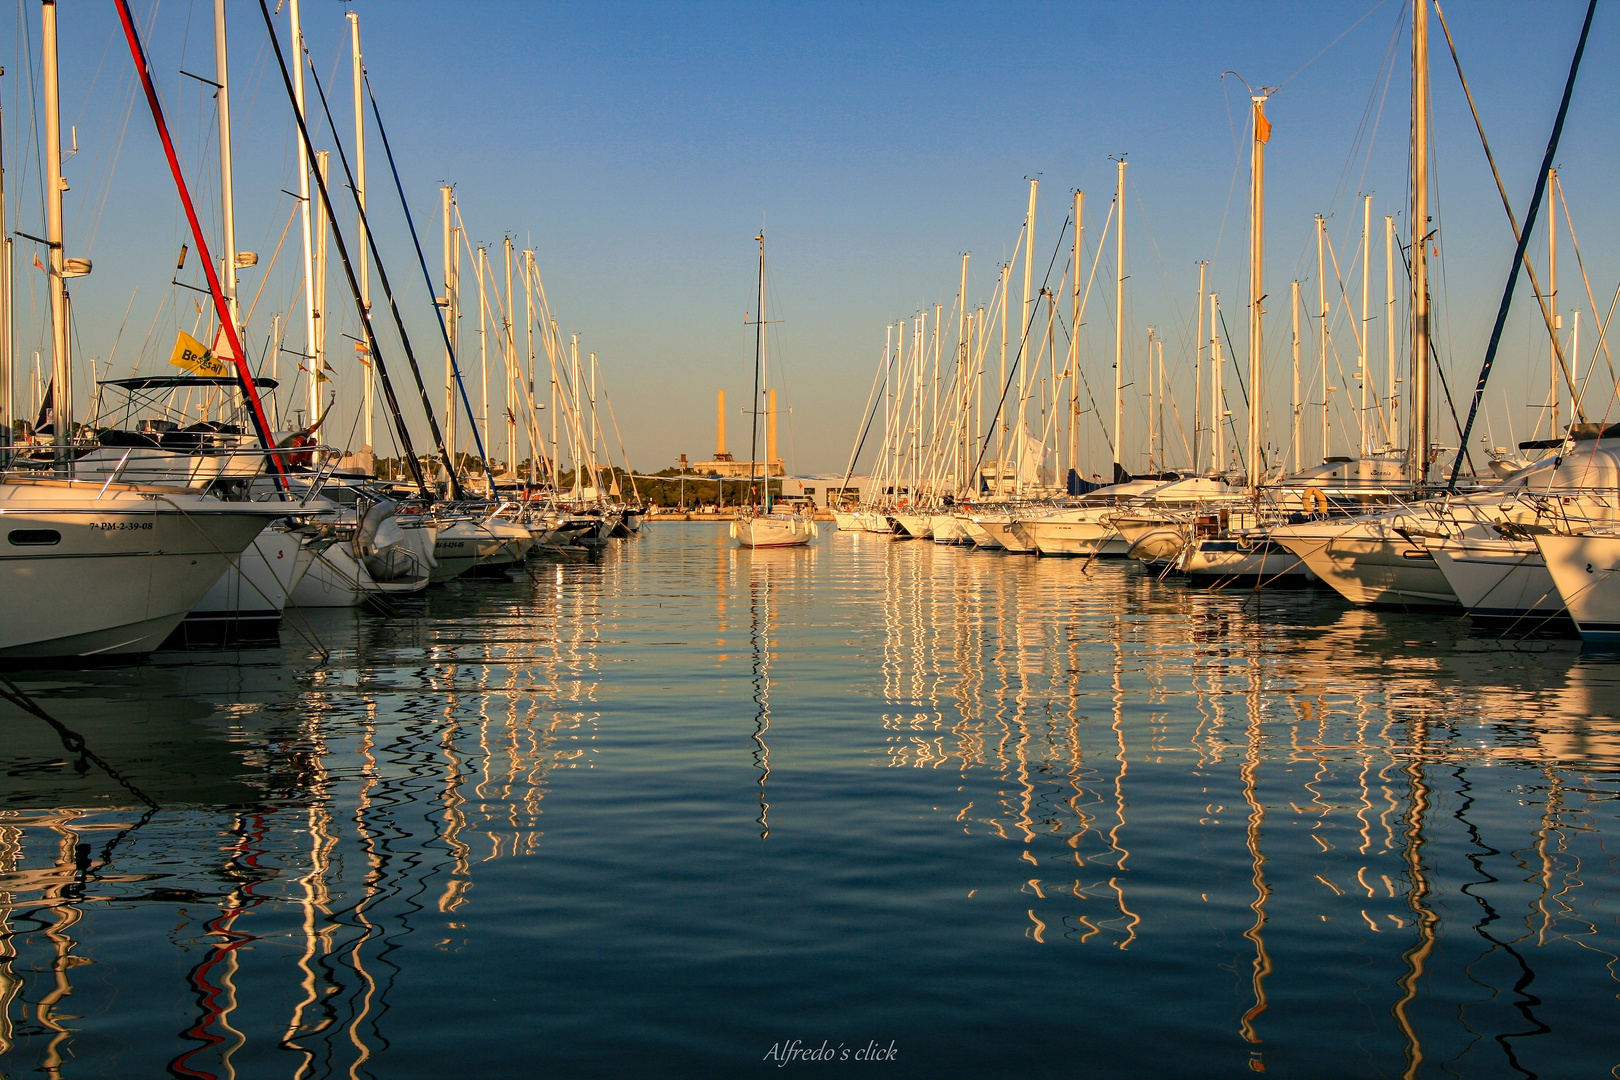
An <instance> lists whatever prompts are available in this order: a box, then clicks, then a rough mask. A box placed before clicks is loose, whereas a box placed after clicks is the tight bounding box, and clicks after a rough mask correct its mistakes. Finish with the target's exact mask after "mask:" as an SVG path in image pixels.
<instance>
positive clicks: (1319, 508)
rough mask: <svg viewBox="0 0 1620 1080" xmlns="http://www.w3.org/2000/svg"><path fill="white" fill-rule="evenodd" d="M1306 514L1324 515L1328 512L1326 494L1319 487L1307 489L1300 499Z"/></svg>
mask: <svg viewBox="0 0 1620 1080" xmlns="http://www.w3.org/2000/svg"><path fill="white" fill-rule="evenodd" d="M1300 502H1301V503H1303V504H1304V507H1305V512H1306V513H1307V514H1325V513H1327V512H1328V497H1327V493H1326V492H1325V491H1323V490H1322V489H1321V488H1319V487H1308V488H1306V489H1305V494H1304V495H1302V496H1301V497H1300Z"/></svg>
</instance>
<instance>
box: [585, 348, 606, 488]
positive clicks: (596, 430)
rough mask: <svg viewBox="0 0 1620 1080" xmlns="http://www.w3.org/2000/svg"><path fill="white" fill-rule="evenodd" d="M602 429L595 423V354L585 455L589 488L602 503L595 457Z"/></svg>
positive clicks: (597, 465)
mask: <svg viewBox="0 0 1620 1080" xmlns="http://www.w3.org/2000/svg"><path fill="white" fill-rule="evenodd" d="M601 437H602V429H601V426H600V425H598V424H597V422H596V354H595V353H591V446H590V453H589V454H588V455H587V456H588V457H589V458H590V461H591V487H593V488H595V489H596V501H597V502H598V503H600V502H601V501H602V484H601V477H600V476H598V470H599V468H600V466H599V464H598V458H597V456H596V445H597V443H599V442H600V441H601Z"/></svg>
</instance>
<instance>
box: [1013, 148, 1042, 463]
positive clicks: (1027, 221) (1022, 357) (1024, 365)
mask: <svg viewBox="0 0 1620 1080" xmlns="http://www.w3.org/2000/svg"><path fill="white" fill-rule="evenodd" d="M1040 187H1041V182H1040V181H1039V180H1031V181H1030V182H1029V210H1028V212H1026V213H1025V214H1024V306H1023V307H1021V308H1019V309H1018V311H1019V316H1018V427H1017V430H1016V433H1015V436H1014V437H1015V438H1016V439H1017V445H1015V446H1014V447H1013V472H1014V477H1013V491H1014V492H1016V493H1017V494H1019V495H1022V494H1023V493H1024V455H1025V454H1026V453H1027V450H1028V446H1027V444H1028V442H1029V436H1028V435H1027V434H1026V433H1025V426H1024V425H1025V417H1024V407H1025V399H1026V398H1027V397H1028V396H1029V395H1028V391H1027V387H1028V385H1029V383H1030V375H1031V371H1030V360H1029V327H1030V324H1031V323H1032V322H1033V321H1034V319H1035V312H1033V311H1032V310H1030V306H1029V302H1030V289H1031V288H1032V287H1033V285H1034V280H1035V277H1034V275H1035V196H1036V193H1037V192H1038V191H1039V190H1040Z"/></svg>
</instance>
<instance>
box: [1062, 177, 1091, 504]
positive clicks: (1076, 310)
mask: <svg viewBox="0 0 1620 1080" xmlns="http://www.w3.org/2000/svg"><path fill="white" fill-rule="evenodd" d="M1085 208H1086V193H1085V192H1083V191H1076V192H1075V193H1074V288H1073V290H1072V291H1071V293H1070V296H1069V468H1068V472H1071V473H1074V474H1075V475H1076V476H1078V475H1079V473H1080V242H1081V238H1082V237H1083V236H1084V235H1085V231H1086V227H1085V224H1084V222H1085V217H1084V215H1083V212H1084V210H1085ZM1063 480H1064V482H1063V486H1064V489H1065V490H1067V489H1068V486H1069V484H1068V475H1067V474H1065V475H1064V478H1063Z"/></svg>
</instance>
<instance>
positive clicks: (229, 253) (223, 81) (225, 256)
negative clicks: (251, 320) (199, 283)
mask: <svg viewBox="0 0 1620 1080" xmlns="http://www.w3.org/2000/svg"><path fill="white" fill-rule="evenodd" d="M214 78H215V80H216V81H218V83H219V91H218V92H217V93H216V94H215V95H214V103H215V106H216V111H217V112H218V113H219V198H220V216H221V218H222V229H221V232H222V236H221V244H222V246H223V248H224V250H223V251H221V252H220V261H221V263H222V264H223V265H222V268H223V270H224V273H223V274H221V275H220V282H219V284H220V287H221V288H222V289H224V291H225V304H226V306H227V307H228V308H229V309H230V312H231V319H232V321H234V322H235V323H236V328H237V330H238V331H240V330H241V329H242V313H241V311H240V310H239V309H238V307H237V304H236V214H235V211H234V210H233V208H232V204H233V197H234V196H233V189H232V184H231V91H230V84H231V81H230V75H229V64H228V63H227V62H226V53H225V0H214Z"/></svg>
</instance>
